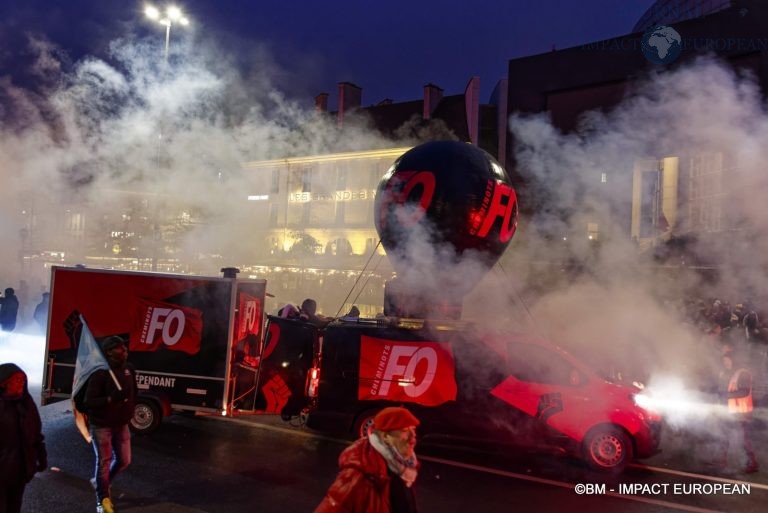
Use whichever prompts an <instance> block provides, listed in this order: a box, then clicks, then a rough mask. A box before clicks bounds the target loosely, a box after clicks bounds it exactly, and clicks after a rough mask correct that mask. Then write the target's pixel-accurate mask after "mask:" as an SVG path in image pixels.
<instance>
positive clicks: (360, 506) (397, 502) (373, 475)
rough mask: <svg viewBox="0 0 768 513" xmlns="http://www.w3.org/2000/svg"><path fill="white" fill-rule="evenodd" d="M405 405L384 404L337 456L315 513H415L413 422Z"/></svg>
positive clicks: (416, 468)
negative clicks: (336, 464) (335, 470)
mask: <svg viewBox="0 0 768 513" xmlns="http://www.w3.org/2000/svg"><path fill="white" fill-rule="evenodd" d="M418 425H419V420H418V419H417V418H416V417H415V416H414V415H413V414H412V413H411V412H410V411H408V410H407V409H405V408H401V407H390V408H384V409H383V410H381V411H380V412H379V413H377V414H376V416H375V417H374V419H373V426H372V427H371V429H370V431H369V433H368V436H364V437H363V438H361V439H359V440H358V441H356V442H355V443H353V444H352V445H350V446H349V447H347V448H346V449H345V450H344V451H343V452H342V453H341V456H339V468H340V470H339V474H338V475H337V476H336V480H335V481H334V482H333V484H331V487H330V488H329V489H328V492H326V495H325V497H324V498H323V500H322V502H321V503H320V505H319V506H318V507H317V509H316V510H315V513H417V508H416V498H415V496H414V493H413V483H414V481H415V480H416V476H417V474H418V468H419V462H418V460H417V459H416V453H415V452H414V448H415V447H416V426H418Z"/></svg>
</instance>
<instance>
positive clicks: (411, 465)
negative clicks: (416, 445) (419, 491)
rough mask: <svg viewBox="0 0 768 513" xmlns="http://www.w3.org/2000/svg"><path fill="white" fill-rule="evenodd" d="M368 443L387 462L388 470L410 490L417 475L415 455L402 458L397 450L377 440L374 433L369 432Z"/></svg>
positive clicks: (417, 464) (377, 436)
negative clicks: (398, 477)
mask: <svg viewBox="0 0 768 513" xmlns="http://www.w3.org/2000/svg"><path fill="white" fill-rule="evenodd" d="M368 441H369V442H370V443H371V446H372V447H373V448H374V449H376V452H378V453H379V454H381V457H382V458H384V461H386V462H387V467H388V468H389V470H391V471H392V472H394V473H395V474H397V475H398V476H400V479H402V480H403V482H404V483H405V486H407V487H408V488H410V487H411V485H413V482H414V481H416V476H417V475H418V473H419V472H418V470H417V469H418V466H419V462H418V460H417V459H416V455H415V454H414V455H413V456H411V457H410V458H404V457H403V455H402V454H400V453H399V452H398V451H397V449H395V448H394V447H392V446H391V445H390V444H388V443H387V442H385V441H384V440H382V439H381V438H379V435H377V434H376V433H375V432H374V431H371V432H370V434H369V435H368Z"/></svg>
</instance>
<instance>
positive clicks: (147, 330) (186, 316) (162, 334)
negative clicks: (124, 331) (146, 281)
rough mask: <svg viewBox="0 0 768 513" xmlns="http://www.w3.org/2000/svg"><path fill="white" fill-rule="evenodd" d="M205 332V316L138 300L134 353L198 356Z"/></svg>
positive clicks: (133, 340)
mask: <svg viewBox="0 0 768 513" xmlns="http://www.w3.org/2000/svg"><path fill="white" fill-rule="evenodd" d="M202 330H203V314H202V312H201V311H200V310H197V309H195V308H189V307H186V306H181V305H176V304H171V303H164V302H162V301H155V300H149V299H142V298H136V306H135V314H134V322H133V324H132V328H131V335H130V342H129V344H130V347H129V349H130V350H131V351H157V350H158V349H160V348H161V347H164V348H165V349H170V350H172V351H183V352H185V353H187V354H197V353H198V352H199V351H200V340H201V337H202Z"/></svg>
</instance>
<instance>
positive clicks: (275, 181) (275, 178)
mask: <svg viewBox="0 0 768 513" xmlns="http://www.w3.org/2000/svg"><path fill="white" fill-rule="evenodd" d="M269 192H271V193H272V194H277V193H278V192H280V170H279V169H273V170H272V184H271V185H270V187H269Z"/></svg>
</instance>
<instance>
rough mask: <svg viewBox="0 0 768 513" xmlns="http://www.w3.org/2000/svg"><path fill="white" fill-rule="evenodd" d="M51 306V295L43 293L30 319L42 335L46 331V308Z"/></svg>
mask: <svg viewBox="0 0 768 513" xmlns="http://www.w3.org/2000/svg"><path fill="white" fill-rule="evenodd" d="M50 304H51V293H50V292H43V295H42V299H41V300H40V302H39V303H38V304H37V306H36V307H35V313H33V314H32V318H33V319H34V320H35V322H36V323H37V325H38V326H40V329H41V330H42V332H43V333H45V331H46V330H47V329H48V308H49V307H50Z"/></svg>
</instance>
